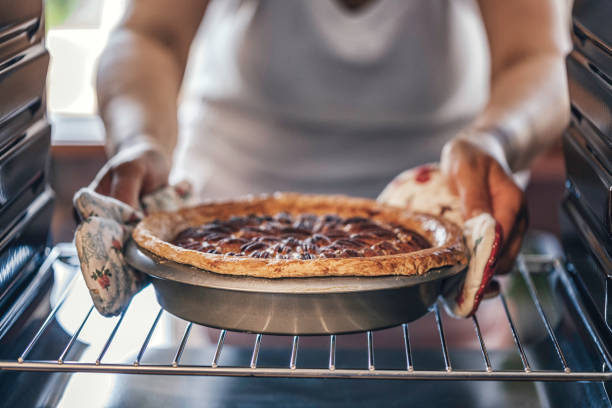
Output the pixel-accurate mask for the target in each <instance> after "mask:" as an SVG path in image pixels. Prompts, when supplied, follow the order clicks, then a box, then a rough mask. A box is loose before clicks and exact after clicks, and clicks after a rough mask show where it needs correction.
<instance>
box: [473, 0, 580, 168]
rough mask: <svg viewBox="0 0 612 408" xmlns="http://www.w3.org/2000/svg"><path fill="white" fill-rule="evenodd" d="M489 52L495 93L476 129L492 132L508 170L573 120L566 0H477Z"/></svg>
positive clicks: (526, 162)
mask: <svg viewBox="0 0 612 408" xmlns="http://www.w3.org/2000/svg"><path fill="white" fill-rule="evenodd" d="M479 3H480V8H481V12H482V16H483V20H484V24H485V28H486V32H487V38H488V40H489V47H490V53H491V97H490V100H489V103H488V105H487V107H486V109H485V111H484V112H483V113H482V114H481V115H480V116H479V117H478V118H477V120H476V122H475V123H474V125H473V129H472V131H476V132H478V131H480V132H482V133H490V134H491V135H492V136H493V137H495V138H497V139H498V140H499V141H500V142H501V145H502V147H503V149H504V153H505V157H506V160H507V162H508V165H509V166H510V168H511V169H512V170H514V171H517V170H521V169H524V168H526V167H527V166H528V165H529V163H530V161H531V159H533V157H534V156H535V155H537V154H538V153H541V152H542V151H543V150H544V149H545V148H546V147H548V146H550V144H551V143H552V142H553V141H554V140H555V139H556V138H557V137H558V136H559V135H560V134H561V132H562V131H563V129H564V128H565V126H567V123H568V121H569V97H568V90H567V81H566V72H565V56H566V55H567V53H569V51H570V50H571V41H570V36H569V24H570V22H569V11H570V7H569V4H568V1H567V0H512V1H499V0H479Z"/></svg>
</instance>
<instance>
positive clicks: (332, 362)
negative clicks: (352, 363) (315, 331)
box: [328, 334, 336, 370]
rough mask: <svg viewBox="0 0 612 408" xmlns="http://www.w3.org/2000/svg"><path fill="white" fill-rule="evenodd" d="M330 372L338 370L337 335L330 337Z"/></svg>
mask: <svg viewBox="0 0 612 408" xmlns="http://www.w3.org/2000/svg"><path fill="white" fill-rule="evenodd" d="M328 368H329V369H330V370H335V369H336V335H335V334H332V335H331V336H329V364H328Z"/></svg>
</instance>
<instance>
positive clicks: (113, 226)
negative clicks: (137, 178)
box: [73, 183, 191, 316]
mask: <svg viewBox="0 0 612 408" xmlns="http://www.w3.org/2000/svg"><path fill="white" fill-rule="evenodd" d="M190 190H191V187H190V186H189V184H188V183H179V184H177V185H175V186H168V187H164V188H162V189H160V190H157V191H156V192H154V193H152V194H150V195H148V196H145V197H144V198H143V199H142V201H141V209H134V208H132V207H130V206H129V205H127V204H125V203H123V202H121V201H119V200H116V199H114V198H111V197H107V196H104V195H101V194H98V193H96V192H95V191H93V189H91V188H82V189H81V190H79V191H77V193H76V194H75V195H74V198H73V201H74V207H75V209H76V211H77V213H78V215H79V218H80V220H81V223H80V224H79V226H78V228H77V230H76V233H75V236H74V243H75V246H76V249H77V254H78V256H79V261H80V263H81V271H82V273H83V278H84V280H85V284H86V285H87V288H88V289H89V294H90V295H91V298H92V299H93V302H94V305H95V306H96V309H98V311H99V312H100V313H101V314H102V315H104V316H114V315H117V314H119V313H121V311H122V310H123V309H124V308H125V307H126V306H127V304H128V303H129V301H130V299H131V298H132V296H134V294H136V293H137V292H138V291H139V290H140V289H142V288H143V287H144V286H145V285H146V284H147V283H148V280H147V278H146V276H145V275H143V274H142V273H140V272H138V271H136V270H134V269H132V268H131V267H130V266H129V265H128V264H127V263H126V262H125V260H124V259H123V247H124V245H125V243H126V242H127V240H128V239H131V234H132V230H133V229H134V226H135V225H136V224H137V223H138V221H140V220H141V219H142V217H143V215H145V214H147V213H151V212H156V211H173V210H177V209H179V208H180V207H182V206H183V205H184V204H185V200H186V199H187V197H188V196H189V192H190Z"/></svg>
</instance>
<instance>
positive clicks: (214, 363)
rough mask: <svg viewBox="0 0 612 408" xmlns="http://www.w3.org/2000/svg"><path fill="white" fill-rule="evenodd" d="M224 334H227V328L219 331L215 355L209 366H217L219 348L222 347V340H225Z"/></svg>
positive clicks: (219, 354)
mask: <svg viewBox="0 0 612 408" xmlns="http://www.w3.org/2000/svg"><path fill="white" fill-rule="evenodd" d="M226 334H227V330H221V333H219V341H217V349H216V350H215V355H214V357H213V360H212V363H211V366H212V367H213V368H217V367H218V366H219V357H221V350H222V349H223V342H224V341H225V335H226Z"/></svg>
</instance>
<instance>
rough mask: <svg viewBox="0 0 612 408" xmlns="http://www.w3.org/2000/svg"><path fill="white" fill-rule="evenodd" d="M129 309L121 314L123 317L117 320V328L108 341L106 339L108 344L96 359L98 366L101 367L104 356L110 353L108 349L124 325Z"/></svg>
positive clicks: (105, 344) (114, 328)
mask: <svg viewBox="0 0 612 408" xmlns="http://www.w3.org/2000/svg"><path fill="white" fill-rule="evenodd" d="M128 308H129V305H128V307H126V308H125V310H124V311H123V312H121V315H120V316H119V320H117V323H116V324H115V327H113V331H111V333H110V335H109V336H108V339H106V343H104V347H102V351H101V352H100V355H98V358H97V359H96V365H100V363H101V362H102V359H103V358H104V355H105V354H106V352H107V351H108V348H109V347H110V344H111V342H112V341H113V339H114V338H115V334H117V330H119V326H121V323H123V318H124V317H125V313H126V312H127V311H128Z"/></svg>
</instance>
